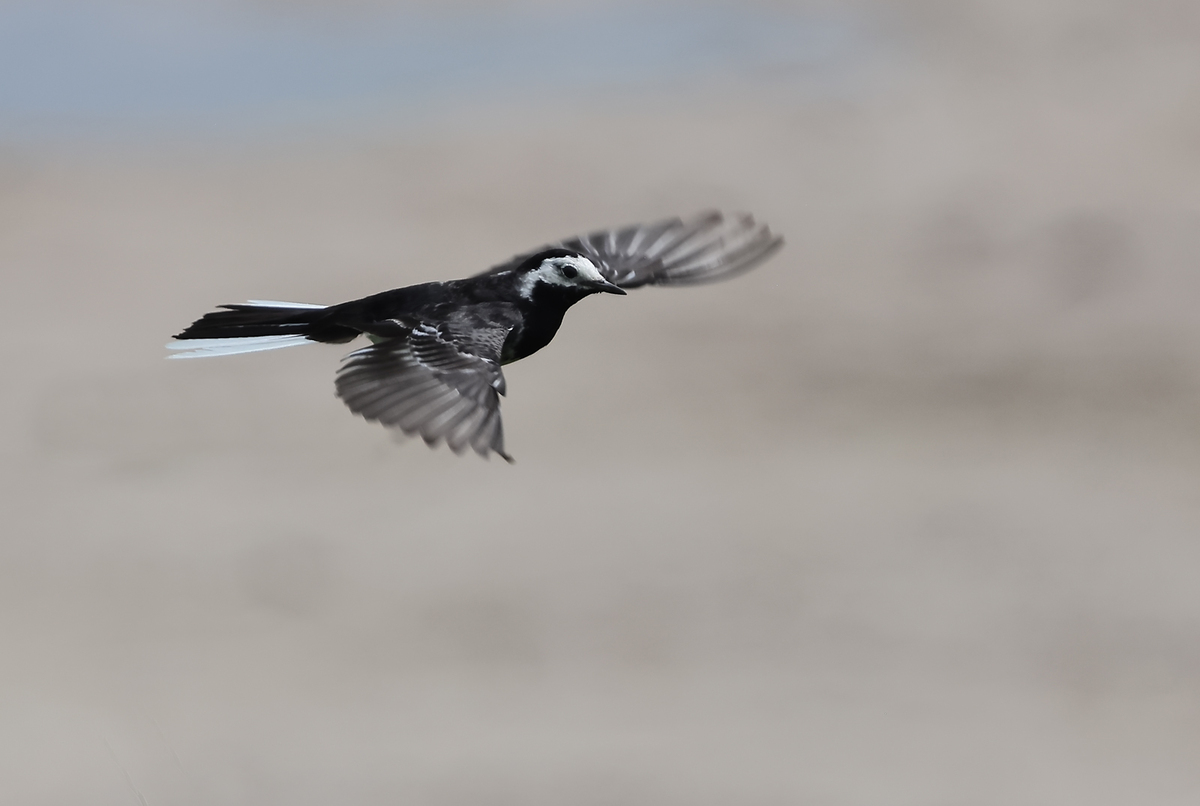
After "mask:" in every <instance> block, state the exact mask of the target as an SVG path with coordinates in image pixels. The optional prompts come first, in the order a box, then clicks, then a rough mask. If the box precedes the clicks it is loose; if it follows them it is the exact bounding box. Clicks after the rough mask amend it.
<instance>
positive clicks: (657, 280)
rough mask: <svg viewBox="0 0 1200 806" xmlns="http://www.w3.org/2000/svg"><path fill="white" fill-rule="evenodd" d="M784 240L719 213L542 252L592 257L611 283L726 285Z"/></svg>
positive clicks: (749, 220)
mask: <svg viewBox="0 0 1200 806" xmlns="http://www.w3.org/2000/svg"><path fill="white" fill-rule="evenodd" d="M782 245H783V238H781V237H780V236H778V235H775V234H774V233H772V232H771V230H770V228H769V227H767V226H766V225H765V224H761V223H759V222H757V221H755V220H754V216H751V215H748V214H737V215H726V214H724V213H721V212H718V211H715V210H713V211H709V212H706V213H701V214H700V215H697V216H694V217H692V218H687V219H684V218H670V219H667V220H665V221H656V222H654V223H653V224H635V225H633V226H628V227H620V228H618V229H611V230H599V231H597V232H593V233H591V234H589V235H580V236H577V237H575V238H569V239H567V240H565V241H560V242H559V243H556V244H548V245H547V246H545V247H542V249H539V250H535V251H542V250H544V249H547V248H553V247H560V248H563V249H571V250H574V251H576V252H581V253H583V254H584V255H587V257H588V258H590V259H591V261H592V262H593V263H595V264H596V266H597V267H598V268H599V269H600V273H601V274H603V275H604V277H605V279H607V280H608V281H609V282H611V283H615V284H616V285H619V286H621V287H622V288H637V287H638V286H642V285H694V284H699V283H711V282H714V281H716V280H724V279H726V278H729V277H733V276H734V275H737V274H741V273H742V272H745V271H749V270H750V269H752V268H754V267H755V266H757V265H758V264H759V263H761V262H763V261H764V260H766V259H767V258H768V257H770V256H771V255H773V254H774V253H775V252H776V250H778V249H779V247H781V246H782ZM530 254H535V252H530V253H528V254H526V255H521V256H519V257H516V258H514V259H513V260H511V261H509V262H508V263H505V264H503V265H500V266H496V267H494V268H493V269H491V270H490V271H489V272H488V273H491V272H498V271H505V270H507V269H511V268H513V267H515V266H518V265H520V263H521V262H522V261H523V260H524V259H525V258H526V257H528V255H530Z"/></svg>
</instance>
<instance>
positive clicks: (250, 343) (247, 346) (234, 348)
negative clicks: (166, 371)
mask: <svg viewBox="0 0 1200 806" xmlns="http://www.w3.org/2000/svg"><path fill="white" fill-rule="evenodd" d="M301 344H316V342H314V341H310V340H309V339H308V337H307V336H250V337H246V338H232V339H183V340H181V341H173V342H171V343H170V344H168V345H167V349H168V350H180V351H182V352H178V353H175V354H174V355H169V356H167V358H209V357H211V356H215V355H237V354H239V353H257V352H261V351H263V350H278V349H280V348H283V347H298V346H299V345H301Z"/></svg>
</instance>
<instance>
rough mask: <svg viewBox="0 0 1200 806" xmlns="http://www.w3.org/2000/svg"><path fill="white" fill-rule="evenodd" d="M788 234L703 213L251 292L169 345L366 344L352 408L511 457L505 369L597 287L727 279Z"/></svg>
mask: <svg viewBox="0 0 1200 806" xmlns="http://www.w3.org/2000/svg"><path fill="white" fill-rule="evenodd" d="M782 245H783V239H782V237H780V236H779V235H777V234H775V233H773V232H772V231H771V230H770V228H769V227H767V226H766V225H765V224H762V223H759V222H758V221H756V220H755V218H754V216H752V215H749V214H745V213H740V214H733V215H728V214H725V213H722V212H719V211H715V210H713V211H707V212H704V213H700V214H698V215H694V216H691V217H688V218H681V217H675V218H669V219H665V220H661V221H655V222H652V223H646V224H635V225H631V226H625V227H617V228H614V229H605V230H598V231H595V232H591V233H589V234H586V235H579V236H576V237H572V238H567V239H565V240H562V241H558V242H556V243H551V244H547V245H545V246H543V247H540V248H538V249H535V250H533V251H530V252H525V253H523V254H520V255H517V256H516V257H514V258H512V259H510V260H508V261H506V262H504V263H501V264H499V265H496V266H493V267H492V268H490V269H488V270H487V271H484V272H482V273H480V274H476V275H474V276H471V277H467V278H464V279H460V280H449V281H445V282H431V283H422V284H420V285H412V286H407V287H404V288H396V289H392V290H390V291H384V292H381V293H378V294H372V295H370V296H367V297H363V298H361V299H356V300H351V301H349V302H343V303H341V304H338V305H313V304H308V303H297V302H277V301H272V300H251V301H249V302H246V303H243V304H235V305H220V306H218V307H219V309H220V310H217V311H214V312H212V313H208V314H205V315H204V316H202V317H201V318H199V319H197V320H196V321H195V322H193V323H192V324H191V325H189V326H188V327H187V328H185V329H184V330H183V331H182V332H180V333H178V334H176V335H175V336H174V341H172V342H170V343H169V344H167V349H169V350H171V351H172V354H171V355H169V356H168V357H169V358H204V357H209V356H220V355H235V354H239V353H250V352H258V351H263V350H275V349H279V348H283V347H293V346H297V345H302V344H314V343H325V344H344V343H347V342H350V341H353V340H354V339H356V338H358V337H359V336H366V337H367V339H368V340H369V341H370V344H368V345H367V346H366V347H363V348H361V349H358V350H355V351H354V352H351V353H350V354H349V355H347V356H346V357H345V358H344V359H343V363H342V365H341V367H340V368H339V369H338V371H337V375H336V379H335V389H336V394H337V396H338V397H340V398H341V399H342V401H343V402H344V403H345V404H346V406H347V407H348V408H349V409H350V411H351V412H353V413H354V414H357V415H360V416H362V417H363V418H365V419H366V420H368V421H374V422H378V423H381V424H382V425H384V426H385V427H388V428H393V429H398V430H400V431H402V432H403V433H404V434H406V435H408V436H419V437H421V438H422V439H423V440H424V441H425V442H426V443H427V444H428V445H429V446H430V447H434V446H436V445H438V444H439V443H442V442H444V443H445V444H446V445H447V446H448V447H449V448H450V450H451V451H453V452H454V453H455V454H462V453H464V452H466V451H467V450H468V449H470V450H474V451H475V452H476V453H477V454H479V455H480V456H482V457H484V458H485V459H486V458H488V456H489V454H491V453H495V454H497V455H498V456H500V457H502V458H503V459H505V460H506V461H508V462H509V463H511V462H512V461H513V458H512V456H510V455H509V454H508V453H507V452H506V451H505V449H504V429H503V426H502V423H501V420H500V396H501V395H504V394H505V393H506V391H507V389H506V384H505V380H504V374H503V372H502V370H501V367H502V366H503V365H504V364H509V363H512V362H513V361H519V360H521V359H522V358H526V357H528V356H530V355H532V354H533V353H536V352H537V351H538V350H540V349H542V348H543V347H545V346H546V345H547V344H549V343H550V341H551V339H553V338H554V335H555V333H557V332H558V329H559V326H560V325H561V324H562V320H563V316H564V315H565V314H566V312H567V309H568V308H570V307H571V306H572V305H574V304H575V303H577V302H579V301H580V300H582V299H584V298H585V297H589V296H592V295H593V294H601V293H606V294H617V295H623V294H625V293H626V291H627V290H630V289H634V288H639V287H641V286H646V285H661V286H673V285H679V286H686V285H697V284H701V283H709V282H713V281H717V280H725V279H727V278H730V277H733V276H735V275H738V274H741V273H743V272H746V271H748V270H750V269H752V268H754V267H755V266H757V265H759V264H760V263H762V262H763V261H765V260H766V259H767V258H769V257H770V256H771V255H773V254H775V252H777V251H778V250H779V249H780V247H781V246H782Z"/></svg>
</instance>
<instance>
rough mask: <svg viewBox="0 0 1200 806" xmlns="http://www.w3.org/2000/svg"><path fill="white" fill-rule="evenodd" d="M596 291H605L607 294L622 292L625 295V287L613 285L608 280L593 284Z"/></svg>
mask: <svg viewBox="0 0 1200 806" xmlns="http://www.w3.org/2000/svg"><path fill="white" fill-rule="evenodd" d="M591 286H592V288H593V289H595V290H596V291H603V292H604V293H605V294H620V295H622V296H624V295H625V289H624V288H621V286H619V285H613V284H612V283H610V282H609V281H608V280H600V281H598V282H593V283H592V284H591Z"/></svg>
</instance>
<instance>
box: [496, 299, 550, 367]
mask: <svg viewBox="0 0 1200 806" xmlns="http://www.w3.org/2000/svg"><path fill="white" fill-rule="evenodd" d="M566 312H567V309H566V308H552V307H548V306H529V308H527V309H526V310H525V311H524V313H525V316H524V317H523V320H522V322H521V324H519V325H517V326H516V327H514V328H513V329H512V332H511V333H509V334H508V339H506V340H505V342H504V351H503V352H502V353H501V355H500V360H501V361H502V362H503V363H505V364H510V363H512V362H513V361H519V360H521V359H522V358H524V357H525V356H527V355H533V354H534V353H536V352H537V351H538V350H540V349H542V348H543V347H545V346H546V345H547V344H549V343H550V340H551V339H553V338H554V334H555V333H557V332H558V326H559V325H561V324H562V320H563V314H565V313H566Z"/></svg>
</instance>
